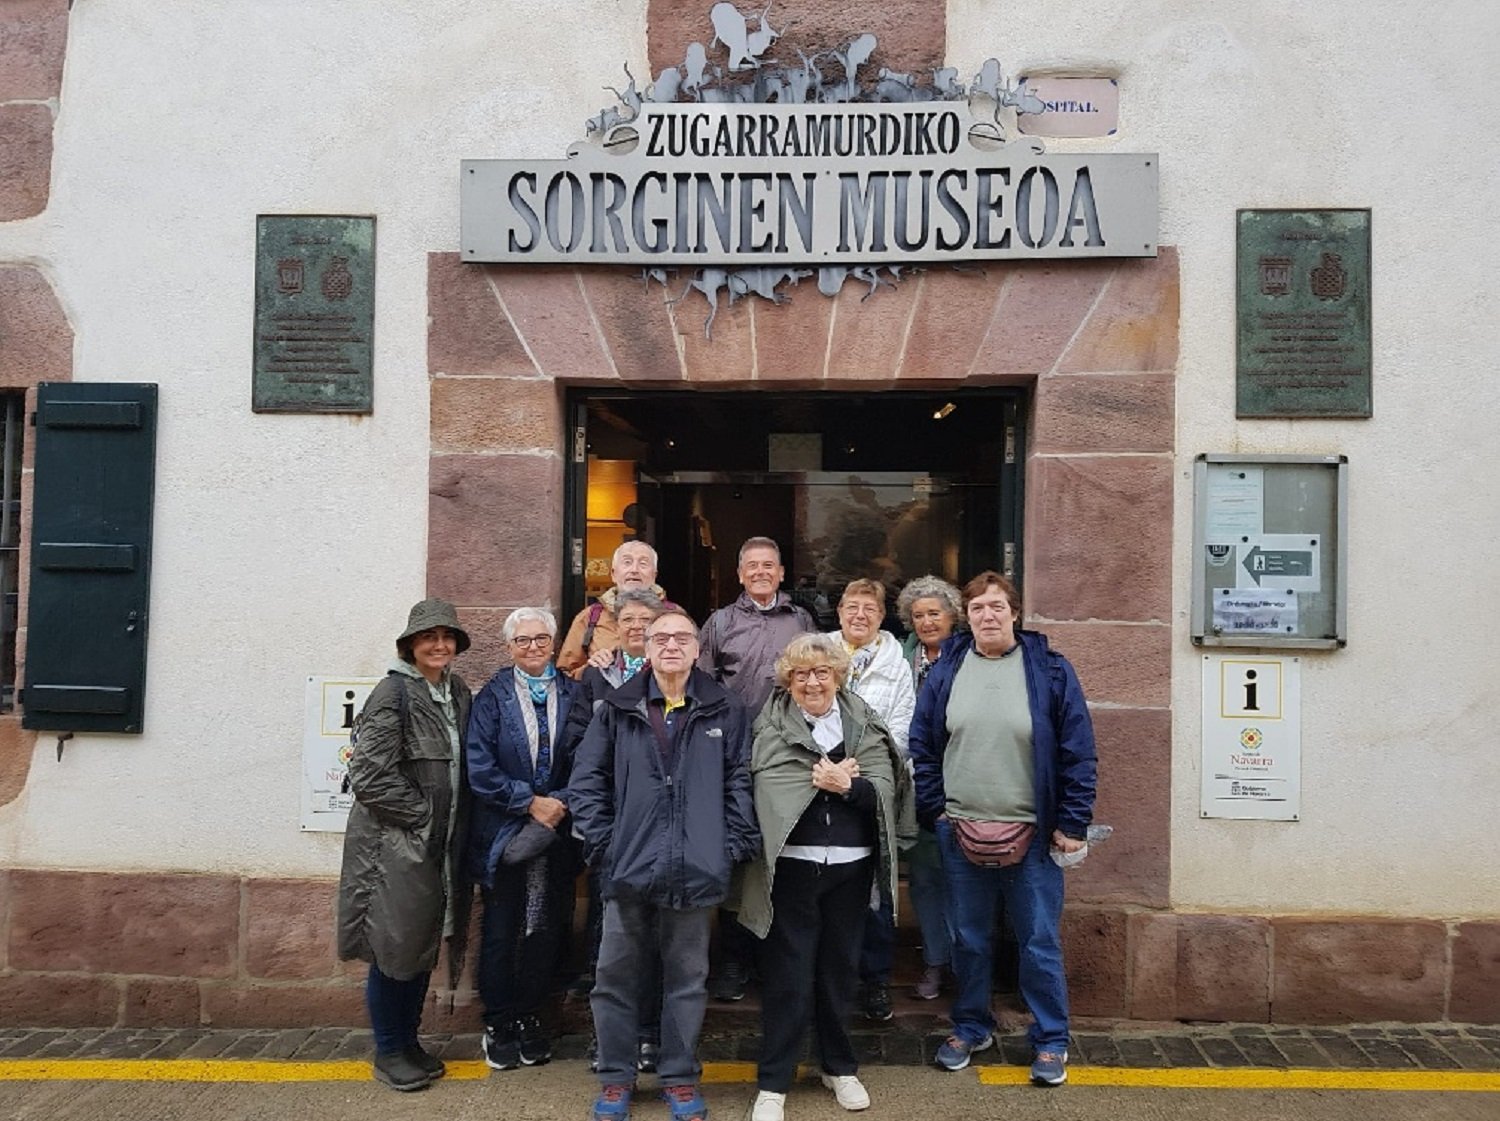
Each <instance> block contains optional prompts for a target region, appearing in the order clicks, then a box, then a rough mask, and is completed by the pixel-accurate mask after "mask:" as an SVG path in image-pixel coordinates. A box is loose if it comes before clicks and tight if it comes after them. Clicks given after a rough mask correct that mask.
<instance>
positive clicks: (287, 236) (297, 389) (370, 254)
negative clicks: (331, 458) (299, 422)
mask: <svg viewBox="0 0 1500 1121" xmlns="http://www.w3.org/2000/svg"><path fill="white" fill-rule="evenodd" d="M374 329H375V219H374V218H361V217H354V216H345V215H310V214H262V215H260V216H259V217H257V218H256V220H255V364H254V377H253V389H252V394H251V408H253V409H254V410H255V411H256V412H258V413H368V412H370V411H371V410H372V407H373V401H374V392H373V390H374V379H373V376H372V364H373V353H374V349H373V346H372V343H371V339H372V336H373V333H374Z"/></svg>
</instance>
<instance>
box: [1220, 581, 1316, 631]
mask: <svg viewBox="0 0 1500 1121" xmlns="http://www.w3.org/2000/svg"><path fill="white" fill-rule="evenodd" d="M1213 628H1214V631H1215V632H1216V633H1219V634H1265V635H1272V634H1296V633H1297V593H1295V592H1276V591H1264V592H1262V591H1257V590H1255V589H1253V588H1215V589H1214V621H1213Z"/></svg>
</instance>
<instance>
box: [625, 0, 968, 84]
mask: <svg viewBox="0 0 1500 1121" xmlns="http://www.w3.org/2000/svg"><path fill="white" fill-rule="evenodd" d="M711 6H712V5H708V4H701V3H696V2H693V0H687V2H684V0H648V3H647V5H646V53H647V56H648V57H649V58H650V60H651V72H652V73H653V74H656V73H658V72H660V71H661V70H662V69H663V68H665V67H668V66H679V65H681V63H682V60H683V55H684V53H685V52H686V51H687V47H688V44H689V43H702V44H703V45H704V46H708V44H709V41H710V40H711V39H712V38H713V34H714V30H713V26H712V25H711V24H710V23H709V21H708V9H709V8H710V7H711ZM742 10H744V11H747V12H748V11H750V10H751V9H750V8H749V7H743V8H742ZM757 10H758V9H757ZM768 18H769V22H770V25H771V27H772V28H774V29H775V30H777V31H782V30H785V32H786V34H785V36H784V37H783V38H782V39H781V40H780V41H779V42H777V43H775V44H774V46H773V48H772V51H771V52H770V53H773V54H776V55H778V56H780V57H782V58H790V59H794V60H795V59H796V57H797V50H796V48H798V47H801V48H802V49H803V50H805V51H806V52H807V53H808V54H812V53H813V52H815V51H821V50H827V49H829V48H830V47H836V46H838V45H840V44H842V43H845V42H847V41H848V40H850V39H852V38H854V36H856V35H859V34H861V33H863V32H866V31H868V32H870V33H871V34H873V35H874V36H875V37H876V38H877V39H878V40H879V46H878V47H877V48H876V50H875V53H874V54H873V55H872V56H871V58H870V61H869V62H868V63H867V64H866V65H865V67H864V68H863V69H862V70H861V74H865V73H866V72H867V73H868V75H869V76H870V77H872V78H873V76H874V75H876V74H878V73H879V72H880V68H881V67H888V68H889V69H891V70H895V71H898V72H901V73H922V72H924V71H926V70H928V69H930V68H932V67H935V66H941V65H943V58H944V56H945V54H946V52H947V34H948V31H947V28H948V20H947V6H946V5H945V4H944V3H942V2H941V0H892V2H891V3H888V4H880V5H872V4H859V3H854V2H853V0H832V2H830V0H785V2H779V3H777V4H776V6H775V7H774V8H773V9H772V11H771V13H770V16H769V17H768ZM758 26H759V25H758V24H757V23H756V22H755V21H754V20H751V22H750V28H751V30H752V31H753V30H755V29H756V28H757V27H758ZM726 58H727V54H726V52H725V51H724V48H722V47H714V48H713V49H712V50H711V51H710V52H709V59H710V61H713V62H717V63H720V64H721V65H722V64H724V63H725V61H726Z"/></svg>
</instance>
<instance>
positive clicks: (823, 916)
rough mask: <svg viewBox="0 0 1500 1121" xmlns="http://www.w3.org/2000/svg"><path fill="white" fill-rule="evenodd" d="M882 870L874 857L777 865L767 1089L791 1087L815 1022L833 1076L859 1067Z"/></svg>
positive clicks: (764, 1017)
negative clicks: (857, 1028) (852, 1017)
mask: <svg viewBox="0 0 1500 1121" xmlns="http://www.w3.org/2000/svg"><path fill="white" fill-rule="evenodd" d="M874 872H875V858H874V857H868V856H867V857H865V858H864V859H863V860H857V861H854V862H853V863H851V864H816V863H814V862H813V861H811V860H793V859H788V858H782V859H781V860H778V861H777V862H776V882H775V885H774V886H773V887H772V890H771V906H772V909H773V915H772V919H771V930H770V933H769V934H767V935H766V941H765V945H764V946H763V947H762V952H761V1017H760V1024H761V1027H760V1032H761V1044H760V1067H759V1070H758V1071H757V1075H756V1083H757V1085H758V1086H759V1087H760V1089H762V1090H770V1091H772V1092H773V1093H778V1094H784V1093H786V1092H787V1090H788V1089H790V1088H791V1085H792V1079H793V1078H794V1077H795V1076H796V1073H797V1059H798V1058H799V1056H800V1054H801V1051H802V1035H803V1032H805V1031H806V1030H807V1026H808V1023H809V1021H811V1023H812V1029H813V1040H814V1042H815V1043H816V1045H817V1052H818V1056H819V1058H820V1059H821V1060H822V1064H823V1070H824V1072H825V1073H827V1074H854V1073H855V1072H856V1071H858V1070H859V1061H858V1060H857V1059H856V1058H855V1056H854V1045H853V1044H852V1043H851V1042H850V1040H849V1030H848V1028H847V1027H846V1024H847V1022H848V1019H849V1008H850V1006H851V1005H852V1004H853V1003H854V989H855V979H856V977H857V976H858V974H857V968H858V964H859V947H860V938H861V936H862V934H863V929H864V923H865V916H866V914H868V912H869V909H870V883H871V880H872V877H873V876H874Z"/></svg>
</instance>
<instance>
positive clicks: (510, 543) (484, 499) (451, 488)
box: [427, 455, 563, 607]
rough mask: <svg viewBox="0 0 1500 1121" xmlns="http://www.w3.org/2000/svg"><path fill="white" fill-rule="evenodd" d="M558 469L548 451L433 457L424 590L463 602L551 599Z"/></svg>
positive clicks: (557, 542)
mask: <svg viewBox="0 0 1500 1121" xmlns="http://www.w3.org/2000/svg"><path fill="white" fill-rule="evenodd" d="M562 471H563V467H562V459H561V458H560V457H558V456H555V455H545V456H544V455H438V456H433V458H432V468H431V472H430V474H429V490H430V507H429V509H430V513H429V517H428V539H427V554H428V560H427V588H428V593H429V594H430V595H436V596H442V597H443V598H444V599H447V600H449V601H450V602H452V603H455V604H459V605H462V606H465V607H490V606H495V605H498V604H503V603H517V602H519V603H542V602H556V599H557V595H558V591H557V589H556V587H555V584H556V581H557V576H556V573H557V570H558V564H557V558H558V557H560V556H562V540H561V530H560V527H559V524H558V517H557V514H558V511H559V510H560V509H561V508H562Z"/></svg>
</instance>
